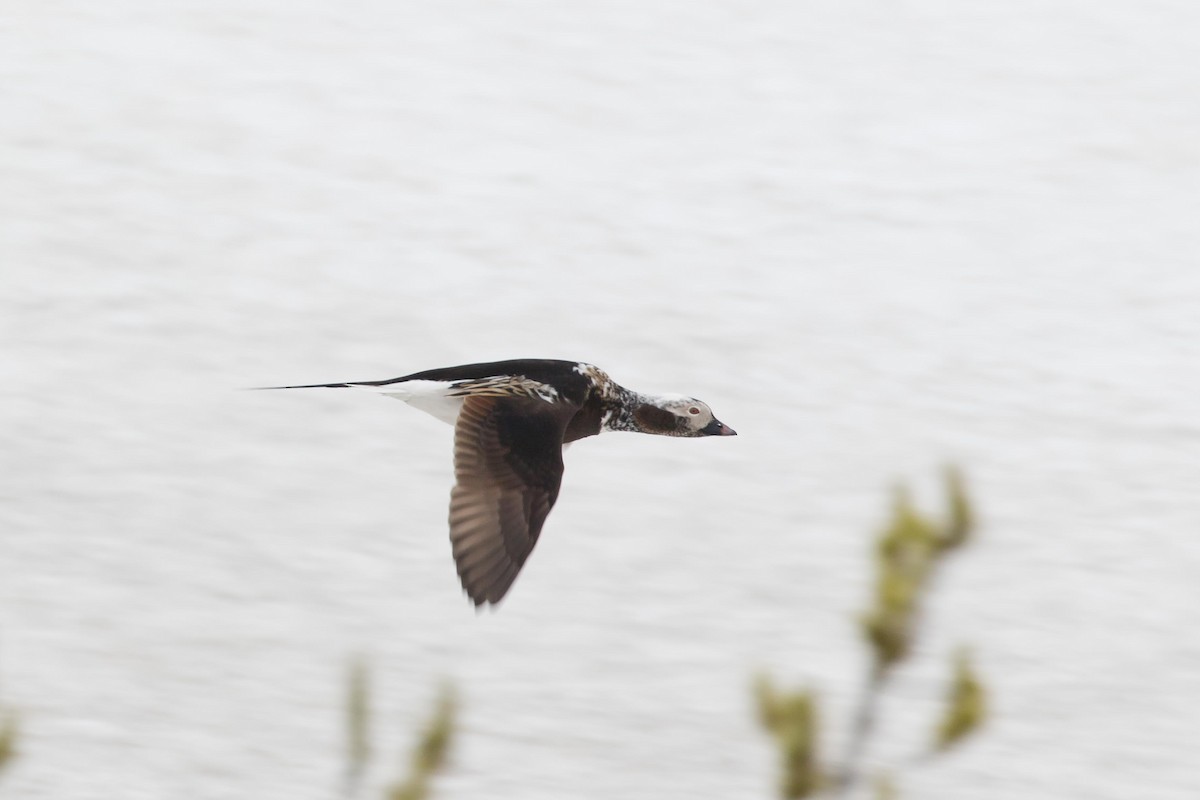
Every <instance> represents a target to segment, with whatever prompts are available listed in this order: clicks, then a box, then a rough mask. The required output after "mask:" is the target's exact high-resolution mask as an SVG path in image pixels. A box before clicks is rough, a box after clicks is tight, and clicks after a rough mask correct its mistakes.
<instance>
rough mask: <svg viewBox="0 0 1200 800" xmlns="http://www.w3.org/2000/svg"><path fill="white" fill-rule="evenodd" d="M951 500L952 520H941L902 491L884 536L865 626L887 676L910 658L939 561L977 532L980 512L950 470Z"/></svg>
mask: <svg viewBox="0 0 1200 800" xmlns="http://www.w3.org/2000/svg"><path fill="white" fill-rule="evenodd" d="M946 498H947V499H946V504H947V507H948V508H947V513H946V519H945V520H943V521H936V520H933V519H930V518H929V517H926V516H924V515H922V514H921V513H920V512H919V511H917V509H916V508H915V507H914V506H913V503H912V499H911V498H910V497H909V494H908V492H907V490H905V489H903V488H901V489H899V490H898V491H897V492H896V501H895V504H894V506H893V509H892V519H891V522H890V523H889V524H888V526H887V527H886V528H885V529H884V530H883V532H882V533H881V534H880V536H879V542H878V544H877V545H876V556H875V563H876V577H875V589H874V597H873V604H872V606H871V608H870V609H869V610H868V611H867V612H866V613H865V614H863V617H862V625H863V633H864V634H865V635H866V638H867V641H868V642H869V643H870V645H871V649H872V652H873V654H874V658H875V664H874V668H875V671H876V672H877V673H879V674H881V675H882V674H883V673H885V672H886V671H887V670H889V669H891V667H893V666H894V665H895V664H896V663H898V662H899V661H901V660H902V659H904V658H905V657H906V656H907V655H908V653H909V649H910V648H911V647H912V642H913V637H914V635H915V629H916V626H917V623H918V616H919V613H920V604H921V600H922V597H923V594H924V592H925V589H926V584H927V582H928V580H929V578H930V576H931V575H932V574H933V571H934V569H935V568H936V567H937V565H938V562H939V561H940V560H941V559H942V558H943V557H944V556H946V555H947V554H948V553H950V552H951V551H953V550H955V549H957V548H958V547H961V546H962V545H963V544H965V543H966V542H967V541H968V539H969V538H970V536H971V533H972V530H973V528H974V512H973V511H972V509H971V504H970V501H969V500H968V499H967V496H966V491H965V489H964V488H963V482H962V477H961V475H960V474H959V473H958V471H957V470H948V471H947V474H946Z"/></svg>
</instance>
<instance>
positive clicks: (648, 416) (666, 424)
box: [633, 406, 679, 433]
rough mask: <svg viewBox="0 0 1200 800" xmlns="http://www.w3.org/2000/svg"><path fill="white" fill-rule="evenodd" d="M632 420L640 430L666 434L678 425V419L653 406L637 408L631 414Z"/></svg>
mask: <svg viewBox="0 0 1200 800" xmlns="http://www.w3.org/2000/svg"><path fill="white" fill-rule="evenodd" d="M633 418H634V419H636V420H637V423H638V425H640V426H641V428H642V430H646V431H661V432H663V433H666V432H668V431H674V430H675V429H676V427H678V425H679V419H678V418H677V417H676V416H675V415H674V414H672V413H671V412H670V411H665V410H663V409H661V408H657V407H655V406H638V407H637V409H635V410H634V412H633Z"/></svg>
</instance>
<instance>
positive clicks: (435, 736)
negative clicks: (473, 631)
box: [346, 659, 458, 800]
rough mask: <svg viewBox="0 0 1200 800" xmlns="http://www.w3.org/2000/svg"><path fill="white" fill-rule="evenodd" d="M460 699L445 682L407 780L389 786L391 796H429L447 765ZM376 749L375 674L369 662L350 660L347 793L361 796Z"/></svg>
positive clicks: (420, 799) (421, 799) (398, 799)
mask: <svg viewBox="0 0 1200 800" xmlns="http://www.w3.org/2000/svg"><path fill="white" fill-rule="evenodd" d="M457 709H458V700H457V697H456V694H455V691H454V687H453V686H452V685H451V684H450V683H445V684H443V685H442V688H441V692H440V693H439V695H438V699H437V704H436V706H435V708H434V712H433V716H432V717H431V718H430V720H429V721H428V722H427V723H426V725H425V727H424V729H423V730H422V731H421V733H420V738H419V739H418V741H417V744H416V746H415V747H414V748H413V752H412V755H411V756H410V757H409V762H410V766H409V771H408V775H407V777H405V778H404V780H403V781H401V782H398V783H396V784H395V785H394V786H393V787H392V788H390V789H388V790H387V793H386V795H385V796H386V798H387V800H426V798H428V797H429V796H430V791H429V787H430V783H431V781H432V780H433V777H434V776H435V775H436V774H437V772H438V770H440V769H442V768H443V767H444V766H445V765H446V761H447V756H448V753H449V750H450V743H451V740H452V739H453V737H454V726H455V715H456V712H457ZM373 753H374V747H373V746H372V745H371V675H370V671H369V670H368V667H367V663H366V662H365V661H364V660H362V659H357V660H355V661H353V662H351V664H350V670H349V673H348V679H347V692H346V797H348V798H352V797H355V796H357V794H358V788H359V784H360V783H361V782H362V776H363V775H364V774H365V773H366V771H367V767H368V766H369V765H370V761H371V758H372V756H373Z"/></svg>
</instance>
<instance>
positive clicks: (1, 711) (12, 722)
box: [0, 707, 17, 772]
mask: <svg viewBox="0 0 1200 800" xmlns="http://www.w3.org/2000/svg"><path fill="white" fill-rule="evenodd" d="M16 754H17V719H16V715H14V714H13V713H12V712H11V711H9V710H8V709H6V708H3V707H0V772H3V771H4V768H5V767H7V766H8V765H9V763H10V762H11V761H12V760H13V758H14V757H15V756H16Z"/></svg>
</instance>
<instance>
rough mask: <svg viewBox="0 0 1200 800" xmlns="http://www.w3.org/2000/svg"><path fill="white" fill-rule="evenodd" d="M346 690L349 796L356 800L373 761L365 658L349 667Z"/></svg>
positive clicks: (368, 677) (369, 692) (368, 676)
mask: <svg viewBox="0 0 1200 800" xmlns="http://www.w3.org/2000/svg"><path fill="white" fill-rule="evenodd" d="M347 682H348V684H349V685H348V687H347V691H346V794H347V795H348V796H350V797H353V796H354V795H355V794H356V793H357V790H358V785H359V783H360V781H361V780H362V775H363V772H364V771H365V770H366V768H367V763H368V762H369V761H370V759H371V675H370V672H369V671H368V669H367V663H366V661H364V660H363V659H361V658H359V659H355V660H354V661H353V662H351V664H350V673H349V676H348V678H347Z"/></svg>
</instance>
